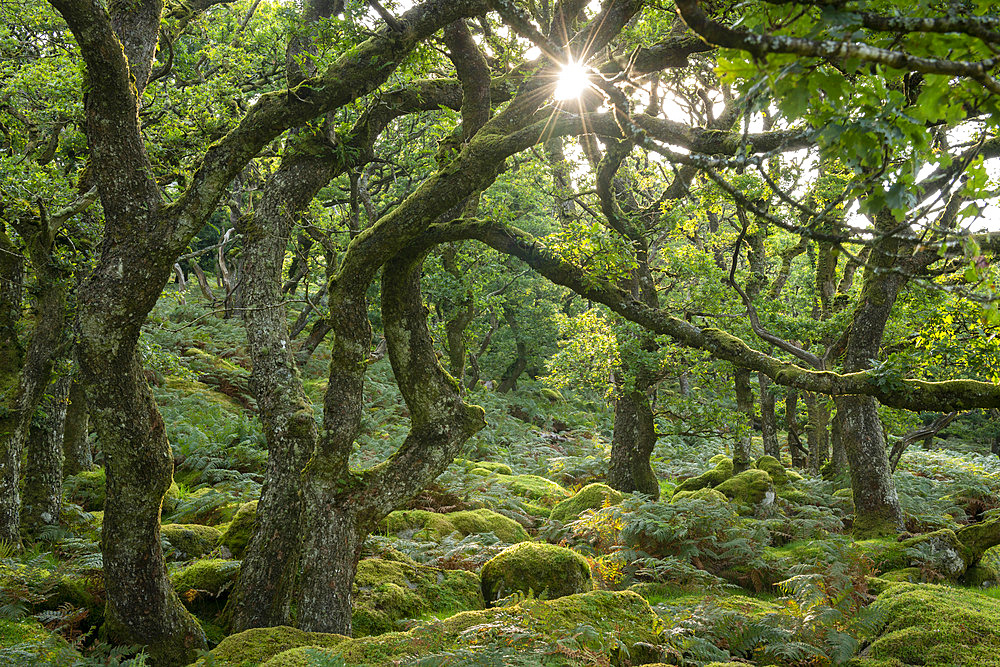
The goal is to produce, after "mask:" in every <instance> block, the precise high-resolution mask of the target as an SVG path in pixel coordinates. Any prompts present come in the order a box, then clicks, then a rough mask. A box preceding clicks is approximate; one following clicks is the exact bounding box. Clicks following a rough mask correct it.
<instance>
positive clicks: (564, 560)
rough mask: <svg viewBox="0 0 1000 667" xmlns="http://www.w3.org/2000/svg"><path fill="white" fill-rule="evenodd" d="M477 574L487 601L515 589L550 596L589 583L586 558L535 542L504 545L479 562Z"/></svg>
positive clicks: (571, 591)
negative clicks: (496, 552) (501, 549)
mask: <svg viewBox="0 0 1000 667" xmlns="http://www.w3.org/2000/svg"><path fill="white" fill-rule="evenodd" d="M481 577H482V582H483V598H484V599H485V600H486V603H487V604H493V603H494V602H495V601H496V600H498V599H500V598H503V597H506V596H508V595H510V594H511V593H513V592H515V591H520V592H522V593H528V592H529V591H532V592H533V593H534V594H535V596H537V597H539V598H540V597H543V596H545V597H547V598H548V599H550V600H552V599H555V598H559V597H563V596H565V595H573V594H574V593H582V592H585V591H589V590H590V589H591V588H592V587H593V582H592V581H591V577H590V565H589V564H588V563H587V559H586V558H584V557H583V556H581V555H580V554H578V553H576V552H575V551H573V550H571V549H567V548H565V547H557V546H555V545H552V544H543V543H537V542H521V543H520V544H517V545H514V546H512V547H508V548H507V549H504V550H503V551H501V552H500V553H499V554H497V555H496V556H494V557H493V558H492V559H491V560H489V561H488V562H487V563H486V564H485V565H483V570H482V573H481Z"/></svg>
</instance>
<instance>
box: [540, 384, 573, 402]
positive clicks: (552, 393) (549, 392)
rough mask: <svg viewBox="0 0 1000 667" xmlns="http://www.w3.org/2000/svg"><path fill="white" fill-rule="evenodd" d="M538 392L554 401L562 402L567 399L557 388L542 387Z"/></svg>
mask: <svg viewBox="0 0 1000 667" xmlns="http://www.w3.org/2000/svg"><path fill="white" fill-rule="evenodd" d="M538 393H539V394H541V395H542V397H543V398H547V399H548V400H550V401H551V402H553V403H562V402H564V401H565V400H566V399H564V398H563V395H562V394H560V393H559V392H558V391H556V390H555V389H549V388H548V387H542V388H541V389H539V390H538Z"/></svg>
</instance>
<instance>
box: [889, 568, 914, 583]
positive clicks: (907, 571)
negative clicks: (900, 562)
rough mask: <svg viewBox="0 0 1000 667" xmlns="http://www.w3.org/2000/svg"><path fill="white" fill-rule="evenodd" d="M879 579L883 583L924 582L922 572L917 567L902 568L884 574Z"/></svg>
mask: <svg viewBox="0 0 1000 667" xmlns="http://www.w3.org/2000/svg"><path fill="white" fill-rule="evenodd" d="M880 578H881V579H884V580H885V581H894V582H909V583H920V582H921V581H923V580H924V572H923V570H921V569H920V568H919V567H904V568H902V569H900V570H891V571H890V572H886V573H885V574H882V575H881V577H880Z"/></svg>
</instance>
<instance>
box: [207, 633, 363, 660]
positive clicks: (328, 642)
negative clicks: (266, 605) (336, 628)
mask: <svg viewBox="0 0 1000 667" xmlns="http://www.w3.org/2000/svg"><path fill="white" fill-rule="evenodd" d="M346 639H348V638H347V637H345V636H344V635H333V634H325V633H322V632H305V631H303V630H299V629H298V628H290V627H288V626H284V625H279V626H277V627H273V628H253V629H250V630H245V631H243V632H240V633H237V634H235V635H229V636H228V637H226V638H225V639H223V640H222V641H221V642H219V645H218V646H216V647H215V648H213V649H212V659H213V660H212V665H214V667H251V666H254V667H256V665H260V664H262V663H264V662H267V661H268V660H269V659H270V658H273V657H274V656H276V655H278V654H279V653H281V652H282V651H287V650H288V649H292V648H296V647H299V646H315V647H322V648H334V647H336V646H338V645H339V644H341V643H342V642H343V641H345V640H346ZM196 664H197V665H204V664H205V660H204V659H202V660H199V661H198V662H197V663H196Z"/></svg>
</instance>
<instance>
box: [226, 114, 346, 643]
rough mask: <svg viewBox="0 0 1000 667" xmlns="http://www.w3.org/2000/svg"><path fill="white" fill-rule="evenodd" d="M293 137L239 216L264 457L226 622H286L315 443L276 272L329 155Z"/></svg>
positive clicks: (326, 172)
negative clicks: (248, 212) (252, 204)
mask: <svg viewBox="0 0 1000 667" xmlns="http://www.w3.org/2000/svg"><path fill="white" fill-rule="evenodd" d="M295 139H299V140H304V141H306V142H309V141H310V140H314V139H320V140H322V139H323V137H322V133H319V134H318V136H314V137H293V139H290V140H289V142H288V145H286V149H285V150H286V156H285V157H284V158H283V159H282V163H281V166H280V167H279V169H278V171H276V172H275V173H274V174H273V175H272V176H271V177H270V178H269V179H268V181H267V183H266V184H265V186H264V192H263V195H262V197H261V200H260V204H259V205H258V206H257V208H256V209H255V211H254V213H253V215H252V216H246V217H243V218H241V220H240V222H239V225H240V227H239V231H240V233H241V234H242V235H243V238H244V241H243V280H242V282H243V283H244V286H243V302H244V304H245V306H246V308H245V310H243V311H242V312H243V321H244V323H245V325H246V336H247V347H248V349H249V352H250V358H251V359H252V361H253V371H252V372H251V375H250V386H251V388H252V390H253V392H254V396H255V397H256V399H257V406H258V408H259V409H260V417H261V423H262V424H263V427H264V435H265V438H266V440H267V448H268V463H267V475H266V477H265V481H264V487H263V488H262V490H261V497H260V501H259V503H258V505H257V527H256V530H255V531H254V534H253V537H252V538H251V540H250V543H249V545H248V547H247V552H246V555H245V557H244V559H243V566H242V568H241V571H240V580H239V583H238V584H237V586H236V590H235V591H234V594H233V595H232V596H230V600H229V608H228V610H227V611H228V612H230V613H231V616H230V629H231V631H232V632H241V631H243V630H246V629H247V628H253V627H269V626H276V625H290V624H291V615H290V612H291V602H292V588H293V586H294V583H295V576H296V574H297V572H298V552H299V541H300V539H301V535H300V531H299V525H300V521H301V500H300V497H299V487H300V484H301V478H302V477H301V476H302V470H303V469H304V468H305V466H306V463H308V462H309V457H310V456H312V453H313V451H314V449H315V447H316V442H317V440H318V430H317V428H316V421H315V418H314V416H313V409H312V405H311V403H310V402H309V399H308V398H307V397H306V395H305V391H304V390H303V388H302V380H301V378H300V376H299V371H298V366H297V365H296V363H295V357H294V355H293V353H292V346H291V339H290V337H289V335H288V321H287V316H286V310H285V307H284V305H279V306H275V305H274V304H280V303H281V298H282V297H281V287H282V285H281V274H282V268H283V263H284V257H285V249H286V247H287V245H288V243H287V239H288V237H289V235H290V234H291V227H292V217H291V216H290V215H289V212H290V211H300V210H303V209H304V208H305V207H306V206H308V204H309V202H310V201H311V200H312V198H313V197H314V196H315V194H316V192H317V191H318V190H319V188H320V187H322V185H323V184H325V183H326V182H327V181H328V180H329V178H330V168H329V163H330V160H326V159H323V158H317V157H316V153H315V152H312V153H311V152H310V151H308V150H306V151H299V150H298V147H297V146H296V145H295V143H296V142H295Z"/></svg>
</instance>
